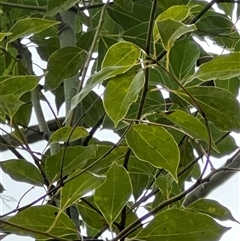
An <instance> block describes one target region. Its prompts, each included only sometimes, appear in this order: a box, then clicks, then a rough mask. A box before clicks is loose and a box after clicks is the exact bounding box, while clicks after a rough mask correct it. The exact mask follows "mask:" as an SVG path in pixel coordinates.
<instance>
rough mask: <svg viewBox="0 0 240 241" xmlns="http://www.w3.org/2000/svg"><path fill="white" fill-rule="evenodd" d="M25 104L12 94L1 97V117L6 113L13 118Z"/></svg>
mask: <svg viewBox="0 0 240 241" xmlns="http://www.w3.org/2000/svg"><path fill="white" fill-rule="evenodd" d="M23 103H24V102H22V101H21V100H20V99H19V98H18V97H17V96H15V95H12V94H9V95H2V96H0V113H1V114H0V115H3V113H6V114H7V115H8V116H9V117H13V116H14V115H15V113H16V112H17V110H18V109H19V107H20V106H21V105H22V104H23Z"/></svg>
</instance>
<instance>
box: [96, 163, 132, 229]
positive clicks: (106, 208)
mask: <svg viewBox="0 0 240 241" xmlns="http://www.w3.org/2000/svg"><path fill="white" fill-rule="evenodd" d="M131 194H132V185H131V180H130V177H129V174H128V172H127V171H126V170H125V169H124V168H123V167H122V166H119V165H117V164H113V165H112V167H111V168H110V169H109V170H108V172H107V174H106V182H105V183H104V184H103V185H102V186H100V187H99V188H98V189H97V190H96V192H95V195H94V201H95V203H96V205H97V206H98V208H99V209H100V211H101V213H102V214H103V216H104V217H105V219H106V221H107V222H108V224H109V225H112V223H113V222H114V220H115V219H116V218H117V216H118V215H119V213H120V212H121V210H122V209H123V207H124V206H125V204H126V203H127V201H128V200H129V198H130V196H131Z"/></svg>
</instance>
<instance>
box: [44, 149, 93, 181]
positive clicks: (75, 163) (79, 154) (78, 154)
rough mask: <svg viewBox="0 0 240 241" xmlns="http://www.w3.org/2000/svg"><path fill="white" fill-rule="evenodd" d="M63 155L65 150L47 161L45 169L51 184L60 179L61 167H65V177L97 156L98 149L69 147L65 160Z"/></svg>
mask: <svg viewBox="0 0 240 241" xmlns="http://www.w3.org/2000/svg"><path fill="white" fill-rule="evenodd" d="M62 155H63V149H61V150H60V151H59V152H58V153H56V154H55V155H52V156H50V157H48V158H47V160H46V164H45V168H46V173H47V177H48V180H49V181H50V182H54V181H57V180H58V179H59V177H60V171H61V165H63V176H65V175H67V174H70V173H71V172H73V171H75V170H77V169H79V168H81V167H83V166H84V165H85V164H86V161H87V160H89V159H91V158H93V157H94V156H95V155H96V147H95V146H88V147H84V146H76V147H67V149H66V153H65V158H64V160H62ZM62 162H63V163H62Z"/></svg>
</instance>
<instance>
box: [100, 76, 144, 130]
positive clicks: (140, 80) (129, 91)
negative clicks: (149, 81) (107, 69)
mask: <svg viewBox="0 0 240 241" xmlns="http://www.w3.org/2000/svg"><path fill="white" fill-rule="evenodd" d="M143 84H144V75H143V73H142V72H138V73H137V74H136V73H135V72H133V71H132V72H127V73H126V74H124V75H120V76H117V77H115V78H113V79H111V80H110V81H109V83H108V85H107V87H106V89H105V92H104V99H103V100H104V102H103V103H104V107H105V109H106V112H107V114H108V116H109V117H110V118H111V119H112V120H113V121H114V125H115V126H117V124H118V123H119V121H120V120H121V119H122V118H123V117H125V115H126V114H127V111H128V109H129V107H130V105H131V104H132V103H133V102H135V101H136V100H137V97H138V93H139V91H140V90H141V88H142V87H143Z"/></svg>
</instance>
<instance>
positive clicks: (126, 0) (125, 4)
mask: <svg viewBox="0 0 240 241" xmlns="http://www.w3.org/2000/svg"><path fill="white" fill-rule="evenodd" d="M114 3H115V4H117V5H118V6H119V7H121V8H122V9H125V10H127V11H128V12H132V8H133V2H132V0H114Z"/></svg>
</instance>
